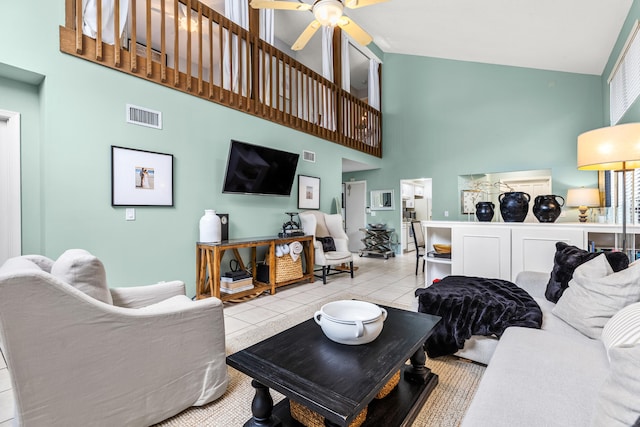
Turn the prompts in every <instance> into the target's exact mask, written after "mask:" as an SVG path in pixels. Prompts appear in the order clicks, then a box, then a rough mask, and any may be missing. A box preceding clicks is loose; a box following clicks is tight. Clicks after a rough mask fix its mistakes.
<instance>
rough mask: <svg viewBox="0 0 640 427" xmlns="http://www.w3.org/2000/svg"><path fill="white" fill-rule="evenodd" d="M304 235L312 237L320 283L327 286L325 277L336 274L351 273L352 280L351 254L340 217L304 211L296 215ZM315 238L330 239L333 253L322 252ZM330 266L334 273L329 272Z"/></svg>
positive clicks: (338, 215) (320, 243) (320, 245)
mask: <svg viewBox="0 0 640 427" xmlns="http://www.w3.org/2000/svg"><path fill="white" fill-rule="evenodd" d="M298 216H299V217H300V222H301V223H302V229H303V230H304V233H305V234H310V235H313V237H314V241H313V244H314V252H315V263H316V265H319V266H321V269H320V270H318V271H322V276H318V277H321V278H322V283H323V284H325V285H326V284H327V276H330V275H333V274H338V273H347V272H348V273H351V278H353V254H352V253H351V252H349V237H348V236H347V233H345V231H344V229H343V228H342V215H340V214H326V213H324V212H320V211H306V212H301V213H300V214H298ZM317 237H331V238H333V241H334V243H335V251H325V250H323V245H322V242H320V241H318V240H316V238H317ZM347 263H348V264H349V270H344V269H335V267H336V266H338V265H343V264H347ZM331 266H334V271H333V272H331Z"/></svg>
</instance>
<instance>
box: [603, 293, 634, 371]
mask: <svg viewBox="0 0 640 427" xmlns="http://www.w3.org/2000/svg"><path fill="white" fill-rule="evenodd" d="M602 343H603V344H604V347H605V348H606V349H607V355H609V350H610V349H611V348H612V347H618V346H632V345H640V302H637V303H635V304H631V305H628V306H626V307H625V308H623V309H622V310H620V311H619V312H617V313H616V314H615V315H614V316H613V317H612V318H611V319H610V320H609V321H608V322H607V324H606V325H605V326H604V329H603V330H602ZM609 359H611V357H610V356H609Z"/></svg>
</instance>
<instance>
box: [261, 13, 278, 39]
mask: <svg viewBox="0 0 640 427" xmlns="http://www.w3.org/2000/svg"><path fill="white" fill-rule="evenodd" d="M260 38H261V39H262V40H264V41H266V42H267V43H269V44H270V45H273V43H274V42H275V39H276V36H275V13H274V10H273V9H260Z"/></svg>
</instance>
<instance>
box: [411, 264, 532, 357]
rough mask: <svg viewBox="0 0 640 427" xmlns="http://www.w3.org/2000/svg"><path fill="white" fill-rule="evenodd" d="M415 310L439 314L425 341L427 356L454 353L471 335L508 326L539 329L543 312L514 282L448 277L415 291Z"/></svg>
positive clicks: (492, 332) (494, 332)
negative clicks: (416, 307) (439, 317)
mask: <svg viewBox="0 0 640 427" xmlns="http://www.w3.org/2000/svg"><path fill="white" fill-rule="evenodd" d="M416 297H418V311H419V312H421V313H428V314H434V315H437V316H441V317H442V320H441V321H440V322H439V323H438V324H437V325H436V327H435V329H434V331H433V333H432V334H431V336H430V337H429V338H428V339H427V342H426V343H425V349H426V350H427V354H428V355H429V357H438V356H444V355H447V354H453V353H455V352H456V351H458V350H459V349H461V348H462V347H463V346H464V342H465V340H467V339H468V338H470V337H471V335H495V336H497V337H498V338H500V336H501V335H502V333H503V332H504V331H505V329H507V328H508V327H509V326H523V327H526V328H540V326H541V325H542V311H540V307H539V306H538V304H537V303H536V302H535V301H534V299H533V298H532V297H531V296H530V295H529V294H528V293H527V292H526V291H525V290H524V289H521V288H519V287H517V286H516V285H515V284H514V283H511V282H507V281H506V280H499V279H486V278H482V277H467V276H447V277H445V278H444V279H442V280H441V281H440V282H437V283H434V284H433V285H431V286H430V287H428V288H422V289H417V290H416Z"/></svg>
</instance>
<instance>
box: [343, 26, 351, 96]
mask: <svg viewBox="0 0 640 427" xmlns="http://www.w3.org/2000/svg"><path fill="white" fill-rule="evenodd" d="M341 59H342V89H344V90H346V91H347V92H351V66H350V64H349V39H348V38H347V36H345V35H344V33H342V58H341Z"/></svg>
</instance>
